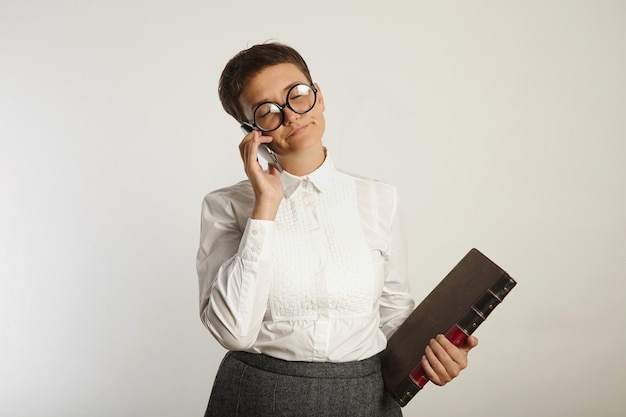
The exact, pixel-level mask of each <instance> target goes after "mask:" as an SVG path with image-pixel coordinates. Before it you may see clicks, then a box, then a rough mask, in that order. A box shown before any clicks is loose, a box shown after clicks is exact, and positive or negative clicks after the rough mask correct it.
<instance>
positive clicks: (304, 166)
mask: <svg viewBox="0 0 626 417" xmlns="http://www.w3.org/2000/svg"><path fill="white" fill-rule="evenodd" d="M279 158H280V164H281V165H282V167H283V168H284V169H285V171H287V172H289V173H290V174H292V175H295V176H297V177H302V176H304V175H308V174H310V173H311V172H313V171H315V170H316V169H318V168H319V167H320V166H321V165H322V164H323V163H324V160H325V159H326V148H324V147H323V146H320V147H316V148H315V149H310V150H308V151H306V152H304V153H298V154H297V155H285V156H280V157H279Z"/></svg>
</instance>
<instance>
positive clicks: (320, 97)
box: [313, 83, 326, 111]
mask: <svg viewBox="0 0 626 417" xmlns="http://www.w3.org/2000/svg"><path fill="white" fill-rule="evenodd" d="M313 85H314V86H315V88H316V89H317V105H319V106H320V107H321V109H320V110H322V111H324V110H325V109H326V108H325V107H324V95H323V94H322V89H321V88H320V85H319V84H318V83H313Z"/></svg>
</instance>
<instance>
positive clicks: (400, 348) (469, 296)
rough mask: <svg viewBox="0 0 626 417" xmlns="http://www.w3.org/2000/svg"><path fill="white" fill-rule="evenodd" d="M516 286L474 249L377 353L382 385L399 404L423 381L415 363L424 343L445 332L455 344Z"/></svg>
mask: <svg viewBox="0 0 626 417" xmlns="http://www.w3.org/2000/svg"><path fill="white" fill-rule="evenodd" d="M515 285H516V282H515V280H513V278H511V277H510V276H509V275H508V274H507V273H506V272H505V271H504V270H503V269H502V268H500V267H499V266H498V265H496V264H495V263H493V262H492V261H491V260H489V259H488V258H487V257H486V256H485V255H483V254H482V253H481V252H480V251H478V250H477V249H472V250H470V251H469V252H468V253H467V255H465V257H464V258H463V259H461V261H460V262H459V263H458V264H457V265H456V266H455V267H454V268H453V269H452V271H450V273H448V275H446V277H445V278H444V279H443V280H442V281H441V282H440V283H439V284H438V285H437V286H436V287H435V288H434V289H433V290H432V291H431V292H430V294H428V295H427V296H426V298H425V299H424V300H423V301H422V302H421V303H420V304H419V305H418V306H417V307H416V308H415V310H414V311H413V312H412V313H411V315H409V317H408V318H407V319H406V320H405V322H404V323H403V324H402V325H401V326H400V327H399V328H398V330H396V332H395V333H394V334H393V335H392V336H391V338H390V339H389V341H388V343H387V348H386V349H385V351H383V353H382V357H381V359H382V373H383V380H384V382H385V387H386V389H387V390H388V391H390V392H391V393H392V395H393V396H394V398H395V399H396V401H397V402H398V403H399V404H400V405H402V406H405V405H406V404H407V403H408V402H409V401H410V400H411V399H412V398H413V396H414V395H415V394H416V393H417V392H418V391H419V390H420V389H421V388H422V387H423V385H424V384H425V383H426V382H427V381H428V379H426V377H425V375H424V374H421V373H420V372H421V365H419V363H420V360H421V357H422V355H423V354H424V352H425V349H426V346H427V345H428V343H429V341H430V339H432V338H433V337H435V336H436V335H437V334H445V335H446V337H448V339H450V340H451V341H452V342H453V343H455V344H456V345H457V346H459V345H460V344H461V343H462V342H463V341H464V340H465V338H466V337H467V336H468V335H470V334H472V332H473V331H474V330H476V328H477V327H478V326H479V325H480V324H481V323H482V322H483V321H484V320H485V319H486V318H487V316H488V315H489V314H490V313H491V311H493V309H494V308H495V307H496V306H497V305H498V304H499V303H500V302H502V300H503V299H504V297H505V296H506V295H507V294H508V293H509V291H510V290H511V289H512V288H513V287H514V286H515Z"/></svg>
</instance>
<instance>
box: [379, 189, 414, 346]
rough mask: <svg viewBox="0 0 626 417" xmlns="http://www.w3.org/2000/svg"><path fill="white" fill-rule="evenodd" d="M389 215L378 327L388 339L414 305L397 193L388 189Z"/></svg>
mask: <svg viewBox="0 0 626 417" xmlns="http://www.w3.org/2000/svg"><path fill="white" fill-rule="evenodd" d="M389 192H390V196H389V197H390V200H389V201H390V203H391V212H390V213H391V217H390V218H389V219H388V223H387V224H388V230H389V237H388V249H387V251H386V253H384V258H385V260H384V265H385V267H384V274H385V282H384V287H383V293H382V295H381V298H380V321H381V330H382V331H383V333H384V334H385V336H386V337H387V339H389V338H390V337H391V335H392V334H393V333H394V332H395V331H396V329H397V328H398V327H399V326H400V325H401V324H402V323H403V322H404V320H405V319H406V318H407V317H408V316H409V314H411V312H412V311H413V309H414V308H415V301H414V299H413V296H412V295H411V293H410V284H409V279H408V273H407V261H406V250H405V242H404V237H403V235H402V229H401V227H400V222H399V218H398V212H397V211H398V210H397V208H398V196H397V191H396V189H395V188H390V190H389Z"/></svg>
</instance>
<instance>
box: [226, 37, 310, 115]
mask: <svg viewBox="0 0 626 417" xmlns="http://www.w3.org/2000/svg"><path fill="white" fill-rule="evenodd" d="M278 64H294V65H295V66H296V67H298V69H300V71H302V73H303V74H304V75H305V76H306V77H307V79H308V80H309V82H310V83H311V84H313V79H312V78H311V74H310V72H309V67H308V66H307V64H306V62H305V61H304V59H303V58H302V56H301V55H300V54H299V53H298V51H296V50H295V49H293V48H292V47H290V46H287V45H285V44H282V43H278V42H269V43H262V44H258V45H254V46H252V47H250V48H248V49H244V50H243V51H241V52H239V53H238V54H237V55H235V56H234V57H233V58H231V60H230V61H228V63H227V64H226V66H225V67H224V70H223V71H222V75H221V76H220V81H219V87H218V94H219V97H220V101H221V102H222V107H224V110H226V113H228V114H230V115H231V116H233V117H234V118H235V119H236V120H237V121H238V122H239V123H242V122H244V121H245V116H244V112H243V109H242V108H241V104H240V103H239V97H240V96H241V93H242V91H243V89H244V87H245V85H246V83H247V82H248V81H250V79H251V78H252V77H254V76H255V75H257V74H258V73H259V72H261V71H262V70H264V69H265V68H267V67H270V66H272V65H278Z"/></svg>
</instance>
